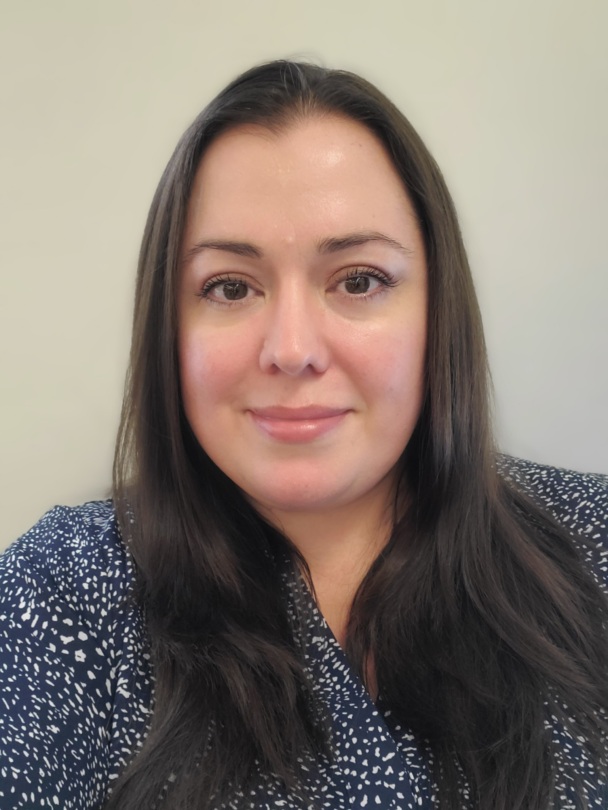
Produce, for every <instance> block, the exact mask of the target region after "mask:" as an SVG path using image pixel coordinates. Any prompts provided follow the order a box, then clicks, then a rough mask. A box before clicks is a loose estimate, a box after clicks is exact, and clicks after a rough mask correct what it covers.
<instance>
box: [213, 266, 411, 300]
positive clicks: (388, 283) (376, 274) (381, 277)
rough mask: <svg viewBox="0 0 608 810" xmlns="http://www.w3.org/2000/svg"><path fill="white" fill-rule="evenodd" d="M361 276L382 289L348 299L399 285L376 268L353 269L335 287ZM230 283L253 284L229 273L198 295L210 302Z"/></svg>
mask: <svg viewBox="0 0 608 810" xmlns="http://www.w3.org/2000/svg"><path fill="white" fill-rule="evenodd" d="M361 276H365V277H368V278H374V279H376V281H378V282H380V284H381V285H382V286H381V288H380V289H378V290H372V291H371V292H365V293H360V294H358V295H355V294H347V293H345V295H346V296H347V297H348V298H357V299H360V300H368V299H369V298H371V297H373V296H375V295H377V294H378V293H379V292H382V289H383V288H389V287H395V286H396V284H397V281H396V280H395V279H394V278H393V277H392V276H390V275H389V274H388V273H385V272H383V271H381V270H378V269H376V268H375V267H352V268H351V269H350V270H349V271H348V273H347V274H346V276H345V277H344V278H342V279H340V280H339V281H338V282H336V285H335V286H337V285H338V284H342V283H344V282H345V281H349V280H350V279H353V278H359V277H361ZM229 283H240V284H245V286H247V287H248V288H249V289H251V284H249V283H248V282H247V281H244V280H243V279H242V278H239V277H238V276H233V275H230V274H229V273H227V274H225V275H221V276H214V277H213V278H210V279H209V280H208V281H206V282H205V283H204V285H203V287H202V289H201V291H200V292H199V293H198V296H199V297H200V298H202V299H204V300H208V299H209V296H210V294H211V292H212V290H214V289H215V288H216V287H219V286H221V285H222V284H229ZM245 300H246V299H242V298H241V299H236V300H235V301H213V303H214V304H219V305H220V306H236V305H238V304H242V303H243V302H244V301H245Z"/></svg>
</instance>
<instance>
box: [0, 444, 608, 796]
mask: <svg viewBox="0 0 608 810" xmlns="http://www.w3.org/2000/svg"><path fill="white" fill-rule="evenodd" d="M503 464H504V468H503V470H502V472H503V474H505V475H507V476H509V477H511V478H512V479H513V480H515V481H516V483H517V484H518V485H519V486H521V488H523V489H525V490H527V491H528V492H529V493H530V494H531V495H532V496H533V497H534V498H535V499H536V500H537V501H538V502H539V503H541V505H544V506H546V507H548V508H549V509H550V510H551V511H552V512H553V513H554V514H555V516H556V517H557V518H558V519H559V520H560V521H561V522H562V523H563V524H564V525H566V526H568V527H570V528H571V529H572V530H574V531H575V532H577V533H578V534H580V535H582V536H584V537H586V538H587V539H588V540H589V543H588V544H586V545H585V546H584V547H582V549H581V553H582V554H583V555H584V557H585V559H586V562H587V564H588V566H589V568H590V570H591V571H592V572H593V574H594V575H595V576H596V578H597V579H598V581H599V582H600V583H601V584H602V585H603V586H604V587H605V588H606V589H607V590H608V477H605V476H595V475H580V474H577V473H571V472H566V471H564V470H556V469H552V468H548V467H541V466H538V465H534V464H529V463H527V462H515V461H513V460H507V461H503ZM133 576H134V571H133V565H132V561H131V559H130V557H129V553H128V551H127V550H126V548H125V546H124V544H123V543H122V540H121V537H120V534H119V531H118V528H117V525H116V520H115V516H114V512H113V509H112V504H111V503H110V502H109V501H105V502H94V503H88V504H85V505H84V506H80V507H77V508H66V507H57V508H55V509H53V510H52V511H51V512H49V513H48V514H47V515H46V516H45V517H44V518H43V519H42V520H41V521H40V522H39V523H38V524H37V525H36V526H34V528H33V529H31V530H30V531H29V532H28V533H27V534H26V535H24V536H23V537H22V538H21V539H20V540H18V541H17V542H16V543H15V544H14V545H13V546H12V547H11V548H10V549H9V550H8V551H7V552H6V553H5V554H4V555H3V556H2V558H0V808H1V810H17V809H18V808H20V809H21V808H27V810H31V809H32V808H60V810H85V808H86V809H87V810H88V809H89V808H91V809H93V808H100V807H101V806H102V805H103V802H104V798H105V797H106V796H107V794H108V791H109V790H111V786H112V783H113V781H114V780H115V779H116V778H117V776H118V775H119V774H120V772H121V771H122V769H123V768H124V765H125V762H126V761H127V760H128V759H129V758H130V756H131V755H132V753H133V752H134V751H135V750H137V748H138V747H139V745H140V744H141V743H142V741H143V739H144V738H145V735H146V730H147V727H148V722H149V718H150V706H151V700H152V694H153V673H152V671H151V667H150V660H149V655H148V644H147V638H146V632H145V627H144V623H143V620H142V616H141V613H140V612H139V610H138V609H137V607H136V606H134V605H133V603H132V602H131V601H130V600H129V598H128V597H129V591H130V588H131V586H132V583H133ZM286 586H287V594H288V605H287V609H288V612H289V614H290V616H291V617H292V619H293V621H294V626H295V627H297V626H298V621H300V622H301V618H302V616H305V617H306V622H307V624H306V627H305V628H304V632H303V636H304V638H303V643H304V645H305V665H306V669H307V672H308V675H309V677H310V679H311V682H312V684H313V688H314V689H315V690H316V692H317V695H318V697H319V699H320V700H321V701H322V702H323V704H324V705H325V707H326V708H327V715H328V717H329V718H330V720H331V723H332V730H333V734H332V742H333V749H334V757H333V759H332V762H331V763H329V762H325V761H320V762H319V763H318V765H316V766H315V769H314V772H312V771H311V772H309V775H308V776H309V780H308V781H309V784H308V788H309V790H310V794H311V796H312V797H313V798H314V800H315V802H316V804H317V806H318V807H321V808H325V810H341V809H342V808H347V807H349V808H353V807H356V808H360V807H377V808H381V809H382V810H387V809H388V808H396V809H397V808H399V809H401V808H428V809H429V810H430V808H433V807H435V801H434V784H433V780H432V776H431V772H430V765H431V754H430V752H429V750H428V749H427V747H426V746H425V745H424V742H423V741H420V740H416V739H415V738H414V736H413V735H412V734H411V733H410V732H409V731H408V730H407V729H406V728H402V727H401V726H400V725H399V724H398V723H396V722H395V720H394V718H392V717H391V716H390V711H388V710H385V711H383V710H381V709H379V708H378V707H377V706H375V705H374V703H373V702H372V701H371V699H370V697H369V695H368V694H367V692H366V690H365V688H364V687H363V685H362V683H361V681H360V680H359V678H358V677H357V676H356V675H355V674H354V673H353V671H352V670H351V668H350V666H349V664H348V662H347V660H346V658H345V655H344V653H343V651H342V649H341V648H340V646H339V645H338V643H337V642H336V640H335V638H334V637H333V635H332V633H331V631H330V630H329V628H328V626H327V624H326V623H325V621H324V619H323V617H322V616H321V614H320V613H319V611H318V610H317V609H316V606H315V605H314V603H312V599H311V597H310V595H309V594H308V591H307V590H306V589H305V588H303V587H302V584H301V583H300V582H297V581H296V580H295V579H294V578H293V577H290V576H289V575H286ZM301 600H304V604H302V601H301ZM296 617H299V619H298V620H297V621H296ZM548 723H550V726H551V729H552V734H553V738H554V743H555V751H556V752H557V753H556V756H557V769H558V786H559V787H558V807H559V808H560V810H568V809H569V808H572V810H575V808H579V807H581V806H582V800H583V797H582V796H581V794H580V791H578V795H577V788H576V787H575V784H574V776H575V775H577V776H578V777H579V779H578V784H583V785H584V790H585V791H586V796H585V797H584V798H585V799H586V801H587V803H588V807H589V808H608V788H607V786H606V784H605V782H603V781H602V780H601V779H600V778H599V777H598V775H597V774H596V773H595V772H594V768H593V765H592V763H591V762H590V761H589V760H588V759H587V758H586V756H585V753H584V749H583V748H582V747H581V745H580V744H579V742H578V741H577V740H576V739H573V738H572V736H570V735H569V734H568V733H567V732H566V731H565V730H564V728H563V726H562V725H561V724H560V722H559V721H558V720H557V719H556V718H553V717H551V718H549V719H548ZM462 800H463V807H466V806H468V804H469V802H468V796H467V795H466V788H465V792H464V793H463V796H462ZM237 804H238V806H239V807H242V806H243V797H238V796H237V797H235V801H234V804H233V803H230V804H229V805H228V807H233V806H236V805H237ZM247 804H248V805H249V806H250V807H252V808H285V809H286V810H289V808H295V807H296V806H300V805H298V804H296V802H295V799H293V798H291V799H290V797H289V796H288V795H286V794H285V793H284V791H283V790H282V788H281V787H280V785H278V784H277V783H276V782H275V781H274V780H273V779H272V777H271V776H269V775H266V774H260V779H259V784H258V786H257V788H256V789H255V790H254V791H253V792H252V793H250V794H249V795H248V797H247V800H246V802H245V805H247Z"/></svg>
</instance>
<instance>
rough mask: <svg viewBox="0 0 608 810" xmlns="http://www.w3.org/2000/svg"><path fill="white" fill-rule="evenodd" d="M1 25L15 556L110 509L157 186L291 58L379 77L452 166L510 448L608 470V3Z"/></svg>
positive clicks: (392, 5) (53, 8)
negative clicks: (139, 273) (73, 506)
mask: <svg viewBox="0 0 608 810" xmlns="http://www.w3.org/2000/svg"><path fill="white" fill-rule="evenodd" d="M0 15H1V19H0V76H1V77H2V79H1V82H2V87H1V96H0V110H1V117H2V128H1V131H0V132H1V134H0V145H1V148H0V214H1V226H0V268H1V276H0V278H1V290H0V352H1V364H2V365H1V368H2V375H1V391H0V403H1V406H0V407H1V413H0V416H1V418H0V491H1V493H2V496H1V497H2V503H1V505H2V532H1V534H0V545H1V544H6V543H8V542H10V541H11V540H12V539H14V538H15V537H16V536H17V535H18V534H19V533H21V532H22V531H24V530H25V529H27V528H28V527H29V525H31V524H32V523H33V522H34V521H35V520H36V519H37V518H38V517H39V515H40V514H41V513H42V512H43V511H44V510H46V509H47V508H48V507H50V506H51V505H53V504H55V503H57V502H62V503H77V502H79V501H82V500H85V499H90V498H97V497H103V496H105V495H106V494H107V491H108V487H109V484H110V470H111V460H112V453H113V443H114V434H115V431H116V427H117V424H118V416H119V410H120V403H121V394H122V385H123V379H124V374H125V369H126V362H127V353H128V347H129V329H130V317H131V304H132V290H133V281H134V271H135V262H136V257H137V252H138V247H139V240H140V236H141V233H142V230H143V225H144V221H145V217H146V213H147V208H148V205H149V203H150V200H151V198H152V194H153V191H154V188H155V186H156V183H157V182H158V179H159V177H160V174H161V172H162V169H163V168H164V165H165V163H166V161H167V160H168V158H169V155H170V153H171V151H172V149H173V147H174V145H175V143H176V141H177V139H178V137H179V136H180V134H181V133H182V131H183V130H184V128H185V127H186V126H187V124H188V123H189V122H190V120H191V119H192V118H193V117H194V116H195V115H196V113H197V112H198V111H199V109H200V108H201V107H202V106H203V105H204V104H205V103H206V102H207V101H208V100H209V99H210V98H211V97H212V95H214V94H215V93H216V92H217V91H218V90H219V89H220V88H221V87H222V86H223V85H224V84H225V83H226V82H227V81H229V80H230V79H232V78H233V77H234V76H235V75H236V74H237V73H238V72H240V71H241V70H244V69H246V68H248V67H249V66H251V65H252V64H254V63H257V62H260V61H264V60H267V59H272V58H278V57H302V58H306V59H311V60H313V61H315V62H318V63H321V64H325V65H328V66H331V67H343V68H347V69H351V70H355V71H357V72H360V73H362V74H363V75H364V76H366V77H367V78H369V79H371V80H372V81H373V82H375V83H376V84H377V85H378V86H379V87H380V88H381V89H382V90H384V91H385V92H386V93H387V94H388V95H389V96H390V97H392V98H393V100H394V101H396V103H397V104H398V106H400V107H401V109H402V110H403V111H404V112H405V113H406V115H407V116H408V117H409V118H410V120H411V121H412V122H413V123H414V125H415V126H416V127H417V129H418V130H419V132H420V133H421V135H422V136H423V138H424V139H425V140H426V142H427V144H428V145H429V147H430V148H431V151H432V152H433V153H434V155H435V157H436V159H437V160H438V162H439V164H440V166H441V167H442V168H443V170H444V174H445V176H446V179H447V182H448V185H449V186H450V188H451V190H452V193H453V195H454V198H455V201H456V205H457V207H458V209H459V212H460V216H461V221H462V227H463V231H464V235H465V241H466V243H467V246H468V250H469V254H470V259H471V263H472V266H473V272H474V276H475V280H476V285H477V289H478V293H479V297H480V300H481V306H482V312H483V316H484V322H485V327H486V333H487V341H488V347H489V352H490V360H491V365H492V370H493V379H494V386H495V392H496V421H497V430H498V435H499V439H500V444H501V446H502V448H503V449H504V450H506V451H508V452H510V453H513V454H516V455H520V456H524V457H527V458H532V459H535V460H538V461H541V462H546V463H550V464H555V465H558V466H565V467H572V468H578V469H585V470H591V471H608V425H607V418H606V415H607V413H608V371H607V368H608V325H607V324H608V318H607V317H606V308H607V306H606V305H607V303H608V266H607V261H606V256H607V253H608V247H607V234H608V228H607V223H608V104H607V100H608V48H607V47H606V36H607V32H608V3H606V2H605V0H511V1H510V2H509V3H505V2H493V1H492V0H458V1H456V0H452V1H451V2H448V0H417V2H414V1H413V0H375V2H369V1H366V2H357V0H307V2H306V3H302V2H301V3H296V2H290V1H289V0H281V2H274V1H272V0H223V2H221V3H220V2H213V3H211V2H206V1H205V0H199V1H198V2H191V1H190V0H104V2H103V3H101V2H91V1H89V2H82V0H55V2H53V3H48V2H46V0H45V1H44V2H43V0H32V1H31V2H28V0H13V2H6V0H3V1H2V4H1V6H0Z"/></svg>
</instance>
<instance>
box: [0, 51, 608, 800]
mask: <svg viewBox="0 0 608 810" xmlns="http://www.w3.org/2000/svg"><path fill="white" fill-rule="evenodd" d="M486 386H487V382H486V358H485V351H484V343H483V336H482V330H481V323H480V318H479V313H478V309H477V304H476V301H475V295H474V291H473V287H472V282H471V278H470V274H469V270H468V266H467V261H466V257H465V253H464V249H463V245H462V241H461V237H460V233H459V229H458V224H457V220H456V215H455V213H454V210H453V206H452V203H451V200H450V197H449V194H448V192H447V190H446V188H445V185H444V182H443V180H442V177H441V174H440V172H439V170H438V168H437V167H436V165H435V163H434V162H433V160H432V158H431V157H430V155H429V154H428V152H427V151H426V149H425V147H424V145H423V144H422V142H421V141H420V139H419V138H418V136H417V135H416V133H415V132H414V131H413V129H412V128H411V126H410V125H409V123H408V122H407V121H406V120H405V119H404V118H403V116H402V115H401V114H400V113H399V112H398V111H397V110H396V109H395V108H394V106H393V105H392V104H391V103H390V102H389V101H388V100H387V99H386V98H384V97H383V96H382V95H381V94H380V93H379V92H378V91H377V90H376V89H375V88H373V87H372V86H370V85H369V84H368V83H366V82H365V81H363V80H362V79H360V78H358V77H356V76H354V75H352V74H348V73H342V72H336V71H328V70H324V69H321V68H318V67H314V66H311V65H303V64H295V63H288V62H275V63H271V64H268V65H264V66H261V67H259V68H255V69H253V70H251V71H249V72H248V73H245V74H244V75H243V76H241V77H239V78H238V79H237V80H235V81H234V82H233V83H232V84H231V85H229V86H228V87H227V88H226V90H224V91H223V92H222V93H220V95H219V96H218V97H217V98H216V99H215V100H214V101H213V102H212V103H211V104H210V105H209V107H207V108H206V110H204V111H203V112H202V113H201V115H200V116H199V117H198V118H197V120H196V121H195V122H194V124H193V125H192V126H191V127H190V128H189V130H188V131H187V132H186V133H185V135H184V136H183V138H182V140H181V141H180V143H179V145H178V147H177V149H176V151H175V153H174V155H173V157H172V158H171V161H170V162H169V165H168V167H167V169H166V171H165V173H164V175H163V178H162V180H161V182H160V185H159V188H158V191H157V193H156V196H155V199H154V202H153V204H152V208H151V212H150V215H149V218H148V223H147V226H146V231H145V234H144V239H143V246H142V251H141V256H140V263H139V274H138V281H137V288H136V296H135V319H134V336H133V346H132V360H131V371H130V376H129V380H128V386H127V393H126V397H125V405H124V410H123V418H122V424H121V429H120V435H119V440H118V443H117V452H116V462H115V484H114V499H113V504H110V503H102V504H88V505H85V506H84V507H81V508H79V509H75V510H55V511H54V512H52V513H50V514H49V515H48V516H47V517H46V518H44V519H43V520H42V521H41V522H40V523H39V524H38V525H37V526H36V527H34V529H33V530H32V531H31V532H30V533H29V534H28V535H26V536H25V537H24V538H22V539H21V541H19V542H18V543H17V544H15V546H13V548H12V549H11V550H10V551H9V552H8V554H7V555H6V557H5V559H4V563H3V566H4V567H3V577H4V579H3V582H4V583H5V586H4V591H3V593H4V597H3V598H4V601H5V603H6V605H7V606H6V607H3V613H4V614H5V615H10V618H9V619H8V622H7V624H8V630H7V637H8V636H9V635H10V641H9V642H8V647H7V649H8V650H9V652H5V653H3V659H2V660H3V663H2V667H3V670H2V672H3V678H4V680H3V689H4V691H3V702H4V705H5V707H6V713H5V719H4V728H3V729H2V731H3V739H4V741H5V742H4V752H3V756H4V761H3V769H2V770H1V771H0V779H1V780H2V781H0V799H1V801H0V804H1V806H2V807H3V808H5V807H14V808H17V807H20V808H21V807H34V806H36V807H38V806H41V807H46V806H48V807H54V806H59V807H62V808H81V807H87V808H89V807H95V808H97V807H105V808H107V810H111V809H115V808H121V810H134V808H151V807H159V808H160V807H162V808H203V807H210V808H211V807H213V808H218V807H256V808H258V807H260V808H261V807H314V808H317V807H318V808H342V807H347V806H349V807H352V806H354V807H366V806H370V805H375V806H378V807H381V808H389V807H390V808H393V807H394V808H407V807H428V808H431V807H443V808H461V807H475V808H483V809H484V810H490V808H491V810H514V809H515V808H535V809H537V810H540V809H541V808H549V807H559V808H574V807H606V806H608V804H607V802H608V792H607V789H606V740H607V735H608V723H607V720H606V708H607V707H608V679H607V678H606V674H607V672H608V666H607V664H608V643H607V638H606V627H607V621H608V611H607V605H606V596H605V594H604V593H603V592H602V587H605V586H606V585H607V580H608V570H607V569H608V565H607V556H608V529H607V522H608V521H607V514H608V505H607V504H608V479H606V478H603V477H600V476H582V475H577V474H574V473H566V472H564V471H558V470H552V469H549V468H542V467H538V466H535V465H531V464H527V463H524V462H515V461H513V460H509V459H504V458H500V457H498V456H497V455H496V452H495V449H494V446H493V443H492V437H491V433H490V428H489V424H488V406H487V390H486ZM133 588H134V591H133ZM132 593H134V595H135V598H134V599H132V598H131V594H132ZM25 726H27V728H24V727H25ZM5 763H6V764H5ZM109 790H110V791H111V792H110V795H109V796H108V791H109Z"/></svg>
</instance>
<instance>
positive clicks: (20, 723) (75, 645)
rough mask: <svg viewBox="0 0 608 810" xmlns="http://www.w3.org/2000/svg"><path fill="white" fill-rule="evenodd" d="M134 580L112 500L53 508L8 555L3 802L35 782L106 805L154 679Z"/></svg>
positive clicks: (1, 671) (138, 735)
mask: <svg viewBox="0 0 608 810" xmlns="http://www.w3.org/2000/svg"><path fill="white" fill-rule="evenodd" d="M134 579H135V577H134V566H133V564H132V561H131V558H130V555H129V553H128V550H127V548H126V547H125V545H124V543H123V541H122V539H121V536H120V532H119V529H118V525H117V521H116V517H115V514H114V510H113V507H112V504H111V503H110V502H108V501H104V502H95V503H88V504H84V505H83V506H79V507H75V508H70V507H57V508H55V509H53V510H51V511H50V512H49V513H48V514H46V515H45V516H44V517H43V518H42V519H41V520H40V521H39V522H38V523H37V524H36V525H35V526H34V527H33V528H32V529H30V531H29V532H27V533H26V534H25V535H23V537H21V538H20V539H19V540H17V542H16V543H14V544H13V545H12V546H11V547H10V548H9V549H8V550H7V551H6V552H5V554H3V555H2V557H0V759H3V761H5V762H8V763H11V764H10V766H9V767H7V768H6V769H0V806H1V807H2V808H3V810H4V808H5V807H6V808H7V810H8V808H11V810H13V808H22V807H27V806H30V805H29V803H28V801H27V799H26V800H25V801H23V800H22V799H21V798H19V797H21V796H29V795H31V796H34V793H37V794H38V795H40V796H44V797H48V798H49V800H50V799H52V801H53V802H54V805H55V804H56V805H57V806H58V807H84V806H85V803H86V806H87V807H89V806H93V804H91V803H89V800H90V801H93V803H94V805H95V806H98V804H100V803H101V802H102V800H103V797H104V796H105V795H106V792H107V787H108V784H109V783H110V782H111V781H112V780H113V779H114V778H115V777H116V775H117V774H118V773H119V772H120V771H121V770H122V768H123V767H124V763H125V761H126V760H127V759H128V758H129V756H130V752H131V751H133V750H135V749H136V748H137V746H138V745H139V744H140V742H141V740H142V739H143V736H144V735H145V733H146V729H147V723H148V718H149V706H150V700H151V684H152V679H151V673H150V670H149V665H148V647H147V639H146V635H145V627H144V623H143V617H142V615H141V612H140V610H139V608H138V607H137V605H136V603H135V601H134V600H133V598H132V586H133V583H134ZM43 761H44V763H45V768H44V769H42V770H41V769H40V768H39V766H38V764H37V763H40V762H43ZM85 797H87V798H86V802H85ZM91 797H94V798H93V799H91ZM13 799H14V801H13ZM54 805H53V806H54Z"/></svg>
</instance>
